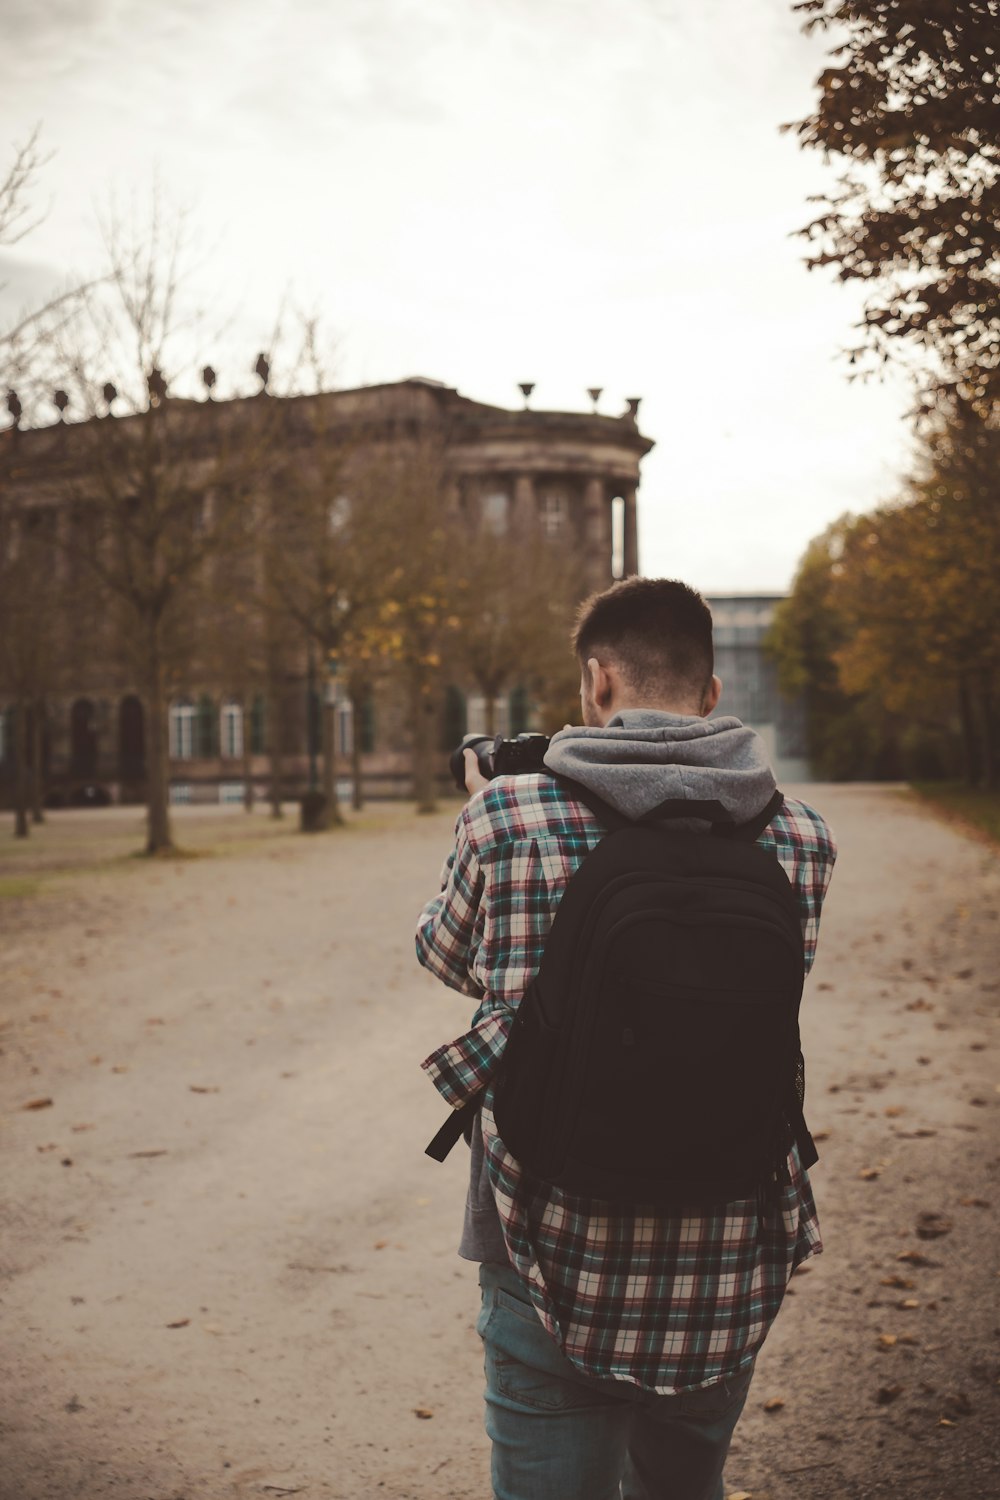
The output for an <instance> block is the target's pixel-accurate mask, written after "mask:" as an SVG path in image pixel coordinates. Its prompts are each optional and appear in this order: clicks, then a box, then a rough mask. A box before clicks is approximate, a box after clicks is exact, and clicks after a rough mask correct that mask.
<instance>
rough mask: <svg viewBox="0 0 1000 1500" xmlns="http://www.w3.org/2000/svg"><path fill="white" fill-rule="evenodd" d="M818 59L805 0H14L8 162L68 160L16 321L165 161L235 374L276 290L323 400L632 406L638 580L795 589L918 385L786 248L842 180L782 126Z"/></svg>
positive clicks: (899, 447) (883, 487) (857, 499)
mask: <svg viewBox="0 0 1000 1500" xmlns="http://www.w3.org/2000/svg"><path fill="white" fill-rule="evenodd" d="M827 45H828V43H826V42H825V41H824V40H823V39H822V38H819V37H812V38H809V39H807V38H805V37H803V36H802V35H801V34H800V32H799V27H798V20H797V18H796V17H795V16H794V15H793V13H792V10H791V4H790V3H788V0H167V3H155V0H44V3H40V0H0V149H2V150H3V151H4V153H5V158H6V154H7V153H8V152H9V148H10V147H11V146H12V145H13V144H14V143H15V142H17V141H21V140H23V139H24V138H25V137H26V136H27V134H28V133H29V132H30V130H31V128H32V126H33V125H34V124H35V123H36V122H38V121H41V122H42V127H43V144H44V145H45V146H46V147H47V148H48V149H49V150H51V151H52V152H54V153H55V154H54V157H53V159H52V161H51V162H50V163H49V165H48V166H47V167H46V169H45V172H44V177H43V190H44V204H43V206H47V207H48V214H47V217H46V219H45V222H44V223H43V224H42V225H41V226H40V227H39V228H38V229H37V230H36V231H35V232H34V233H33V234H32V235H31V236H30V238H29V239H27V240H25V241H23V242H22V243H21V244H19V245H18V246H16V247H15V249H14V250H13V251H12V252H10V253H7V254H5V255H0V281H6V283H7V288H6V292H4V293H3V294H2V295H0V321H2V320H3V319H4V315H5V314H10V313H11V312H12V311H13V310H15V308H16V307H17V306H18V305H19V304H21V303H23V301H24V299H25V298H26V297H30V296H32V295H35V294H37V293H38V292H39V291H41V290H44V289H45V288H47V287H48V286H51V285H52V283H53V281H54V280H58V279H59V278H61V277H64V276H65V275H67V274H69V273H70V272H71V271H74V270H77V271H84V270H86V269H87V268H88V267H93V266H95V265H96V264H97V263H98V260H99V249H98V239H97V234H96V230H95V213H96V212H97V211H99V210H100V209H101V207H102V206H106V205H107V202H108V200H109V196H110V195H111V194H114V195H115V196H116V197H117V198H118V200H119V201H120V202H127V201H128V200H129V199H130V197H131V196H132V195H136V196H137V197H138V199H139V201H140V202H143V201H145V199H146V196H147V195H148V193H149V190H150V186H151V184H152V182H153V180H154V179H155V178H156V177H158V178H159V181H160V183H161V185H162V188H163V190H164V192H165V194H166V196H167V197H168V198H169V199H170V200H172V201H173V202H175V203H182V204H188V205H191V207H192V222H193V224H194V226H195V228H196V230H197V238H198V240H199V241H200V243H201V248H202V260H201V262H200V268H199V270H198V271H197V277H198V278H199V291H200V295H201V296H202V297H203V298H204V299H205V300H206V301H207V302H209V303H210V304H211V305H212V307H213V308H215V307H216V306H221V305H222V304H223V303H224V304H225V307H226V310H227V312H230V313H232V315H233V321H232V325H231V327H230V328H229V330H228V333H227V335H226V338H225V340H224V341H221V342H220V346H219V347H218V348H213V349H206V350H205V351H204V356H203V358H205V359H211V360H212V362H213V363H214V364H216V366H217V367H218V368H219V370H220V376H221V375H222V374H223V373H224V372H225V370H226V369H228V368H229V367H231V366H235V365H237V364H241V366H242V368H241V369H240V372H239V373H240V378H241V379H243V378H244V375H245V372H246V371H248V369H249V367H250V366H251V365H252V364H253V360H254V358H255V357H256V353H257V350H258V348H259V347H260V344H261V341H262V338H263V336H264V335H263V334H262V330H267V329H269V328H270V327H271V325H272V323H273V319H274V316H275V310H276V308H277V306H278V304H279V302H280V301H281V299H282V296H283V295H284V294H285V293H286V292H288V291H289V290H290V291H291V293H292V294H293V295H294V296H295V297H296V298H297V299H298V300H299V301H301V302H302V303H305V304H307V305H309V306H310V307H318V308H321V309H322V311H323V314H324V320H325V323H326V326H327V328H328V329H329V330H330V331H331V333H332V334H335V335H336V358H335V361H333V362H332V363H331V371H332V375H333V379H334V383H336V384H337V385H355V384H363V383H367V382H374V381H383V380H395V379H399V378H402V377H404V376H407V375H414V374H421V375H429V376H431V377H433V378H436V379H439V380H443V381H445V382H446V383H447V384H449V385H454V386H457V387H458V389H459V390H460V391H461V392H462V393H463V394H464V395H468V396H472V397H474V398H476V399H479V400H485V401H492V402H496V403H498V404H500V405H513V406H517V405H519V404H520V397H519V394H518V391H517V384H518V382H519V381H523V380H533V381H535V383H536V390H535V395H534V397H533V404H534V405H535V406H538V407H545V408H553V409H568V410H585V409H587V408H588V407H589V401H588V398H587V396H586V388H587V387H588V386H602V387H603V388H604V395H603V397H602V400H601V410H603V411H606V412H609V413H612V414H617V413H618V412H620V411H621V410H622V409H623V408H624V401H625V398H626V397H628V396H641V397H642V398H643V400H642V407H641V411H640V424H641V426H642V429H643V431H644V432H646V433H647V434H648V435H649V436H650V437H652V438H654V439H655V441H656V444H657V446H656V448H655V450H654V452H653V453H652V454H651V455H650V457H649V458H648V459H647V460H646V461H645V464H644V469H643V481H642V489H641V491H640V546H641V561H642V567H643V571H644V572H646V573H665V574H669V575H672V576H679V577H683V578H685V579H687V580H689V581H690V582H692V583H694V584H696V585H697V586H698V587H700V588H703V589H704V590H706V591H708V592H712V591H716V592H719V591H723V590H754V589H764V590H774V589H784V588H787V586H788V584H789V582H790V580H791V577H792V573H793V571H794V567H795V564H796V561H797V559H798V557H799V555H800V554H801V552H802V550H803V548H804V546H805V544H806V542H807V541H808V540H809V538H810V537H811V536H814V535H815V534H816V533H817V532H818V531H820V530H822V528H823V527H824V526H825V525H826V524H827V523H828V522H829V521H831V520H832V519H834V518H835V517H836V516H838V515H840V514H841V513H842V512H843V511H845V510H859V509H864V508H865V507H867V506H870V505H872V504H874V503H876V502H877V501H878V500H881V499H888V498H891V497H892V496H893V494H894V493H895V492H896V490H897V488H898V479H899V476H900V474H901V473H902V472H903V471H904V470H905V467H906V464H907V455H908V452H909V436H908V429H907V427H906V425H905V422H904V420H903V414H904V412H905V410H906V407H907V402H908V395H907V392H906V390H905V389H904V388H903V387H902V386H901V385H898V384H896V385H890V386H872V385H866V386H863V387H859V386H851V385H849V384H848V383H847V381H846V379H845V366H844V364H843V362H842V361H839V360H838V359H837V353H838V350H840V349H841V348H843V346H844V345H845V344H846V343H848V342H849V340H850V338H851V325H852V323H853V322H855V321H856V319H857V316H858V309H859V305H860V304H859V300H858V297H857V294H856V292H855V291H854V290H853V289H850V288H844V287H841V286H840V285H838V284H837V283H835V282H834V281H832V280H831V279H830V278H829V277H828V276H825V275H823V274H821V273H818V272H812V273H807V271H806V270H805V268H804V266H803V264H802V245H801V242H799V241H796V240H794V239H791V238H790V233H791V231H792V230H794V229H796V228H797V227H799V226H800V225H801V224H802V223H804V222H805V221H806V218H807V217H808V214H809V207H808V204H807V202H806V200H807V198H808V196H809V195H810V194H811V193H816V192H819V191H821V190H822V188H823V187H824V185H825V184H827V183H829V181H830V180H831V177H832V169H830V168H827V167H824V165H823V163H822V161H821V159H820V158H819V157H818V156H816V155H815V154H814V153H809V154H805V153H803V152H801V151H800V150H799V149H798V147H797V146H796V145H795V142H794V140H793V139H792V138H791V137H789V136H781V135H779V133H778V125H779V124H780V123H781V122H782V121H784V120H790V119H796V118H799V117H801V116H802V115H803V114H805V113H807V112H809V110H810V109H811V107H812V104H813V101H814V97H815V95H814V88H813V83H814V79H815V77H816V75H817V73H818V72H819V70H820V68H821V66H822V64H823V55H824V49H825V47H826V46H827ZM5 158H4V159H5ZM201 362H202V360H201V359H199V364H200V363H201ZM53 415H54V413H53Z"/></svg>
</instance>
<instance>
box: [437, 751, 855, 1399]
mask: <svg viewBox="0 0 1000 1500" xmlns="http://www.w3.org/2000/svg"><path fill="white" fill-rule="evenodd" d="M603 831H604V830H603V828H602V827H601V825H600V824H599V823H598V821H597V819H596V818H595V816H594V814H593V813H592V812H591V811H590V810H589V809H588V808H586V807H584V806H583V805H582V804H580V803H578V802H574V801H571V800H570V799H569V798H568V797H567V795H566V794H565V793H564V792H563V791H561V790H560V788H559V786H558V784H557V782H555V781H554V780H552V779H550V778H548V777H546V776H518V777H499V778H498V779H497V780H496V781H493V782H491V783H490V785H489V787H487V788H486V789H485V790H484V791H482V792H480V793H478V794H477V795H475V796H474V797H472V798H471V799H470V801H469V802H468V804H467V805H466V807H465V809H464V811H463V812H462V814H461V816H460V817H459V820H458V824H457V827H456V841H455V849H454V851H453V852H452V853H451V855H449V857H448V859H447V861H446V863H445V868H444V872H443V877H442V890H441V894H440V895H439V896H437V897H435V899H434V900H432V901H430V902H429V903H428V905H427V906H426V907H425V908H424V910H423V912H422V913H421V915H420V919H419V924H418V929H417V955H418V957H419V959H420V962H421V963H422V964H423V965H424V966H425V967H426V968H428V969H429V970H431V972H432V973H434V974H436V975H437V976H438V978H440V979H442V980H443V981H444V982H445V984H447V985H449V986H450V987H451V988H453V989H456V990H460V991H461V992H463V993H464V994H467V995H470V996H473V997H475V998H476V999H477V1000H478V1001H479V1006H478V1009H477V1011H476V1013H475V1016H474V1018H473V1021H472V1026H471V1028H470V1030H469V1031H467V1032H466V1033H465V1034H464V1035H463V1036H461V1037H459V1038H458V1039H457V1040H456V1041H453V1042H450V1043H448V1044H447V1045H446V1046H443V1047H440V1048H438V1049H437V1050H436V1051H435V1052H433V1053H432V1054H431V1055H430V1057H428V1058H426V1059H425V1060H424V1062H423V1064H422V1066H423V1067H424V1068H425V1069H426V1071H427V1072H428V1074H429V1075H430V1077H431V1079H432V1081H433V1082H434V1084H435V1085H436V1087H437V1088H438V1089H439V1091H440V1092H441V1094H442V1095H443V1097H444V1098H445V1099H446V1100H447V1101H448V1103H449V1104H450V1105H451V1106H452V1107H453V1108H458V1107H460V1106H461V1105H463V1104H465V1103H466V1102H467V1101H468V1100H470V1099H471V1098H473V1097H474V1096H475V1095H476V1094H478V1093H480V1091H484V1092H483V1094H482V1108H481V1111H480V1124H481V1129H482V1133H483V1144H484V1149H485V1152H486V1161H487V1168H488V1171H489V1176H490V1181H491V1183H492V1186H493V1191H494V1196H495V1199H496V1205H497V1210H498V1213H499V1217H500V1222H501V1226H502V1229H503V1235H504V1240H505V1242H506V1245H507V1251H508V1254H509V1256H510V1261H511V1264H512V1266H513V1267H514V1269H515V1270H516V1271H517V1273H518V1274H519V1276H520V1277H521V1279H522V1281H523V1282H524V1283H525V1285H526V1287H527V1289H528V1291H529V1293H530V1295H531V1299H532V1302H533V1304H534V1306H535V1307H536V1309H537V1311H538V1313H539V1316H540V1317H541V1319H542V1322H543V1324H544V1325H545V1327H546V1329H547V1330H548V1332H549V1333H550V1334H551V1336H552V1337H553V1338H554V1339H555V1340H556V1342H557V1343H558V1344H559V1346H560V1347H561V1348H562V1350H563V1352H564V1353H565V1354H566V1356H567V1358H568V1359H570V1360H571V1361H572V1363H573V1364H574V1365H575V1366H577V1368H579V1369H580V1370H582V1371H584V1372H585V1373H587V1374H589V1375H595V1376H599V1377H603V1378H607V1379H614V1380H621V1381H626V1382H629V1383H632V1384H634V1385H637V1386H640V1387H642V1388H644V1389H647V1390H652V1391H657V1392H660V1393H664V1394H669V1393H673V1392H677V1391H683V1390H696V1389H699V1388H700V1387H702V1386H706V1385H712V1384H714V1383H715V1382H717V1381H719V1380H723V1379H725V1378H726V1377H727V1376H729V1375H732V1374H734V1373H735V1372H736V1371H738V1370H739V1369H742V1368H744V1367H746V1366H747V1365H748V1364H749V1363H750V1362H751V1361H752V1359H753V1358H754V1356H755V1354H756V1352H757V1350H758V1349H759V1348H760V1346H761V1344H762V1343H763V1341H764V1338H765V1336H766V1334H767V1330H768V1328H769V1327H770V1324H771V1322H772V1321H773V1319H774V1317H775V1314H776V1313H777V1311H778V1308H779V1306H780V1305H781V1300H782V1297H783V1295H784V1291H785V1288H786V1286H787V1284H788V1280H789V1278H790V1276H791V1274H792V1272H793V1271H794V1269H795V1267H796V1266H797V1265H799V1264H800V1263H801V1262H802V1261H803V1260H805V1259H806V1258H807V1257H808V1256H810V1255H815V1254H817V1253H818V1252H819V1251H820V1250H821V1249H822V1244H821V1241H820V1236H819V1222H818V1219H817V1216H816V1208H815V1204H814V1202H813V1196H812V1191H811V1189H810V1186H809V1179H808V1176H807V1174H806V1172H805V1170H804V1168H803V1167H802V1166H801V1164H800V1161H799V1157H798V1152H797V1151H796V1150H795V1148H793V1149H792V1151H791V1153H790V1155H789V1160H788V1168H789V1177H790V1182H789V1184H788V1186H786V1187H785V1188H783V1189H781V1190H780V1191H779V1192H778V1194H777V1196H776V1198H775V1199H774V1200H772V1201H770V1202H769V1203H767V1204H766V1205H763V1204H760V1203H758V1201H757V1200H756V1199H749V1200H746V1201H742V1200H741V1201H738V1202H733V1203H727V1204H726V1205H725V1206H724V1208H721V1209H720V1210H719V1211H718V1212H715V1213H702V1214H698V1215H693V1216H685V1217H680V1216H673V1217H671V1216H667V1215H664V1214H662V1213H657V1212H656V1211H655V1210H652V1209H651V1208H650V1207H649V1206H648V1205H647V1206H646V1207H645V1208H644V1207H642V1206H639V1207H637V1208H636V1209H634V1210H633V1209H630V1208H623V1207H621V1206H619V1205H611V1204H608V1203H604V1202H601V1201H598V1200H595V1199H591V1198H585V1197H581V1196H579V1195H574V1194H572V1193H565V1192H563V1191H562V1190H561V1189H559V1188H558V1187H553V1186H551V1185H549V1184H546V1183H543V1182H540V1181H539V1180H538V1179H537V1178H534V1177H533V1176H532V1175H531V1174H530V1173H528V1172H527V1171H524V1170H522V1168H521V1167H520V1165H519V1164H518V1162H516V1161H515V1160H514V1158H513V1157H512V1156H511V1155H510V1153H509V1152H508V1151H507V1150H506V1149H505V1148H504V1145H503V1142H502V1141H501V1140H500V1138H499V1136H498V1135H497V1132H496V1126H495V1124H494V1121H493V1113H492V1089H491V1087H490V1080H491V1079H492V1077H493V1074H494V1072H495V1070H496V1067H497V1063H498V1062H499V1060H500V1057H501V1055H502V1053H503V1049H504V1045H505V1042H506V1039H507V1035H508V1031H509V1028H510V1023H511V1020H512V1017H513V1014H514V1011H515V1010H516V1008H517V1005H518V1002H519V1000H520V999H521V996H522V995H523V994H524V992H525V990H526V989H527V987H528V985H529V984H530V982H531V980H532V979H533V978H534V976H535V974H536V973H537V971H538V968H539V965H540V963H541V958H542V951H543V948H544V946H545V939H546V936H547V934H548V932H549V929H550V927H551V925H552V921H553V918H554V916H555V911H556V908H557V907H558V905H559V900H560V898H561V896H562V893H563V891H564V889H565V887H566V883H567V881H568V880H569V879H570V877H571V876H572V875H573V873H574V872H575V870H576V869H577V867H578V866H579V864H580V863H581V861H582V860H583V858H584V857H585V855H586V854H587V853H588V852H589V850H590V849H592V848H593V847H594V845H595V844H596V843H598V841H599V840H600V838H601V836H602V834H603ZM758 843H759V844H761V845H762V846H763V847H764V848H768V849H773V850H774V851H775V853H776V854H777V857H778V859H779V861H780V862H781V864H782V866H783V868H784V870H785V872H786V874H787V875H788V877H789V879H790V881H791V883H792V886H793V888H794V890H795V891H796V894H797V896H798V900H799V907H800V912H801V919H802V931H803V936H804V940H805V958H806V970H807V972H808V969H809V968H810V966H811V964H812V961H813V958H814V956H815V952H816V939H817V933H818V926H819V914H820V906H821V904H822V900H823V896H824V894H825V891H826V888H827V885H828V884H829V880H830V876H831V873H832V870H833V862H834V859H835V857H836V848H835V845H834V842H833V838H832V835H831V833H830V830H829V829H828V828H827V826H826V824H825V823H824V822H823V820H822V819H821V818H820V817H819V815H818V814H817V813H815V812H814V811H813V810H812V809H811V808H809V807H807V806H806V805H805V804H804V803H802V802H797V801H793V800H792V799H790V798H788V799H786V801H785V805H784V807H783V808H782V810H781V812H780V813H779V814H778V815H777V816H776V817H775V818H774V819H773V821H772V822H771V824H770V825H769V826H768V827H767V828H766V829H765V830H764V832H763V833H762V834H761V836H760V838H759V839H758Z"/></svg>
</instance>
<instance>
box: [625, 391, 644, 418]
mask: <svg viewBox="0 0 1000 1500" xmlns="http://www.w3.org/2000/svg"><path fill="white" fill-rule="evenodd" d="M641 401H642V397H641V396H626V398H625V405H626V406H627V407H628V411H626V412H623V413H622V415H623V416H626V417H628V419H629V421H631V422H636V421H638V419H639V403H640V402H641Z"/></svg>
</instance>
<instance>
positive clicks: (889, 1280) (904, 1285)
mask: <svg viewBox="0 0 1000 1500" xmlns="http://www.w3.org/2000/svg"><path fill="white" fill-rule="evenodd" d="M916 1284H917V1283H916V1282H915V1281H911V1280H910V1278H909V1277H908V1276H900V1275H899V1273H898V1271H894V1272H893V1273H892V1275H891V1276H883V1277H882V1282H881V1285H882V1286H894V1287H898V1288H899V1290H900V1291H901V1292H908V1291H910V1290H911V1288H913V1287H915V1286H916Z"/></svg>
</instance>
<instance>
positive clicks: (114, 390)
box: [101, 380, 118, 417]
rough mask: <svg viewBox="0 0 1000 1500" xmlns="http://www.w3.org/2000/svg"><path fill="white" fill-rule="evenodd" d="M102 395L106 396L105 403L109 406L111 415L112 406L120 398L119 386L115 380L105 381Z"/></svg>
mask: <svg viewBox="0 0 1000 1500" xmlns="http://www.w3.org/2000/svg"><path fill="white" fill-rule="evenodd" d="M101 395H102V396H103V397H104V404H105V406H106V407H107V408H108V416H109V417H110V415H111V408H112V407H113V406H114V404H115V402H116V401H117V400H118V387H117V386H116V385H115V383H114V381H112V380H106V381H105V382H104V384H103V386H102V387H101Z"/></svg>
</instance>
